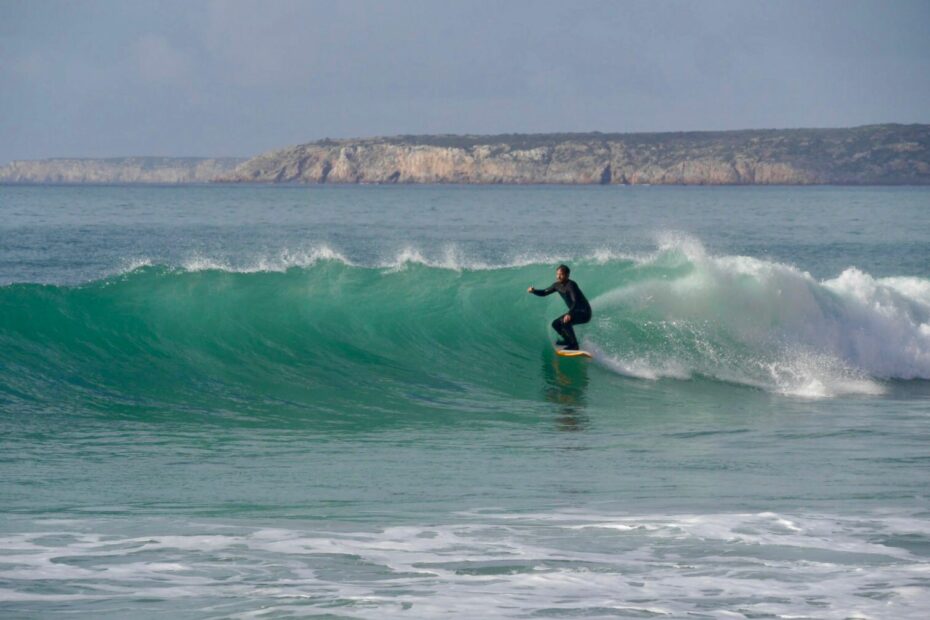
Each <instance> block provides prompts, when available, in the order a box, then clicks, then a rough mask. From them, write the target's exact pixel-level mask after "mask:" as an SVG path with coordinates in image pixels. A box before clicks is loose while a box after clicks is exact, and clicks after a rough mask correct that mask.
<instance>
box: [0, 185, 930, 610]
mask: <svg viewBox="0 0 930 620" xmlns="http://www.w3.org/2000/svg"><path fill="white" fill-rule="evenodd" d="M560 262H567V263H568V264H569V265H570V266H571V267H572V277H573V279H575V280H576V281H577V282H578V283H579V284H580V286H581V288H582V289H583V290H584V292H585V293H586V295H587V296H588V298H589V299H590V300H591V302H592V306H593V308H594V319H593V320H592V322H591V323H590V324H588V325H584V326H581V327H579V328H578V333H579V335H580V337H581V342H582V345H583V346H584V347H585V348H587V349H589V350H590V351H592V352H593V353H594V355H595V358H594V359H593V360H578V359H560V358H558V357H556V356H555V355H554V353H553V348H552V341H553V340H554V334H553V333H552V332H551V329H550V328H549V322H550V321H551V320H552V319H553V318H555V317H557V316H559V314H561V312H562V309H563V308H564V305H563V304H562V302H561V300H560V299H559V298H558V296H557V295H554V296H551V297H547V298H545V299H539V298H537V297H534V296H531V295H528V294H527V293H526V289H527V287H528V286H536V287H541V286H547V285H548V284H550V283H551V282H552V281H553V279H554V269H555V267H556V266H557V265H558V264H559V263H560ZM928 494H930V189H927V188H925V189H920V188H828V187H811V188H779V187H772V188H761V187H742V188H676V187H579V188H573V187H364V186H360V187H248V186H236V187H13V186H7V187H0V617H3V618H57V617H69V618H71V617H82V618H83V617H88V618H172V619H174V618H292V617H320V618H372V619H375V618H379V619H380V618H394V617H397V618H438V617H443V618H793V619H798V618H817V619H821V618H826V619H832V618H837V619H842V618H894V619H910V618H913V619H923V618H926V617H928V614H930V498H928Z"/></svg>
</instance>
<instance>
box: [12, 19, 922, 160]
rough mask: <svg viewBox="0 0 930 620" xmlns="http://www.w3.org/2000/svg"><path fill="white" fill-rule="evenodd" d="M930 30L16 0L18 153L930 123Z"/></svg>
mask: <svg viewBox="0 0 930 620" xmlns="http://www.w3.org/2000/svg"><path fill="white" fill-rule="evenodd" d="M928 26H930V1H928V0H916V1H913V2H911V1H906V0H895V1H885V0H883V1H860V0H841V1H832V0H831V1H819V2H818V1H814V0H805V1H793V0H778V1H771V2H762V1H746V0H737V1H723V0H714V1H702V2H684V1H681V2H670V1H669V2H666V1H662V0H649V1H635V2H634V1H622V0H615V1H603V2H602V1H584V0H575V1H571V2H569V1H562V2H550V1H545V0H532V1H521V0H511V1H507V2H503V1H484V0H471V1H468V2H459V1H456V0H444V1H434V0H423V1H420V0H396V1H393V2H376V1H373V0H372V1H365V2H360V1H353V0H344V1H336V0H331V1H329V2H320V1H312V0H303V1H294V0H276V1H274V2H251V1H250V2H246V1H211V0H202V1H190V0H183V1H178V0H159V1H157V2H156V1H144V0H112V1H107V2H104V1H98V0H81V1H79V2H71V1H49V0H0V164H2V163H5V162H8V161H10V160H13V159H38V158H45V157H117V156H128V155H160V156H251V155H255V154H258V153H260V152H263V151H266V150H269V149H273V148H278V147H283V146H287V145H292V144H300V143H305V142H309V141H313V140H318V139H322V138H349V137H365V136H378V135H397V134H429V133H477V134H495V133H539V132H571V131H602V132H640V131H690V130H721V129H746V128H787V127H846V126H854V125H863V124H871V123H884V122H898V123H915V122H918V123H927V122H930V36H928V34H927V32H928Z"/></svg>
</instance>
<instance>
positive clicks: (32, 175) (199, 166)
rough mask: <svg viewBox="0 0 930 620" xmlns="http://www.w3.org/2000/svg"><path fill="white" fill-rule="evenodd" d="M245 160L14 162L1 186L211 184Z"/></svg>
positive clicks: (0, 176) (1, 176) (0, 175)
mask: <svg viewBox="0 0 930 620" xmlns="http://www.w3.org/2000/svg"><path fill="white" fill-rule="evenodd" d="M243 161H244V160H243V159H240V158H231V157H226V158H211V159H207V158H201V157H118V158H110V159H41V160H35V161H14V162H12V163H10V164H9V165H7V166H4V167H2V168H0V183H209V182H210V181H212V180H213V179H215V178H216V177H218V176H220V175H224V174H228V173H230V172H231V171H232V170H233V168H235V167H236V166H237V165H239V164H241V163H242V162H243Z"/></svg>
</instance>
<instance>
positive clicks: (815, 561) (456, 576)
mask: <svg viewBox="0 0 930 620" xmlns="http://www.w3.org/2000/svg"><path fill="white" fill-rule="evenodd" d="M107 523H108V522H101V523H96V524H95V523H94V522H87V523H83V524H81V523H75V524H74V525H75V528H76V529H68V530H60V529H56V530H53V531H33V532H23V533H11V534H7V535H5V536H3V537H0V546H2V547H3V548H4V550H5V555H4V562H3V563H2V564H0V581H2V582H3V583H4V590H0V600H3V601H5V602H6V603H7V604H8V605H22V604H28V605H30V606H29V607H23V609H29V610H31V611H32V612H33V613H36V614H37V615H42V614H41V610H42V609H43V608H44V607H43V606H44V605H60V604H61V603H62V602H68V603H69V605H70V607H69V611H70V612H72V613H80V611H81V609H82V605H85V604H91V605H94V604H97V605H99V604H100V603H102V602H108V603H110V604H117V605H120V604H121V605H126V604H130V603H131V604H132V605H133V606H134V608H135V609H137V610H138V611H139V613H143V614H144V613H147V612H153V611H154V610H156V609H157V610H160V611H161V612H162V613H167V612H168V610H170V609H177V608H179V607H178V606H180V608H184V609H186V610H187V612H188V613H193V614H194V615H196V614H197V611H198V608H199V612H200V613H202V614H204V615H208V616H209V615H211V614H213V615H216V613H217V610H218V609H220V607H218V606H220V605H221V606H222V610H223V611H222V615H223V616H227V617H255V616H256V615H260V614H267V613H271V612H270V610H277V613H279V614H283V615H287V614H292V613H308V612H314V611H319V612H325V611H327V610H329V609H331V608H332V607H333V606H339V607H340V609H341V610H342V611H341V612H340V613H344V614H345V615H348V616H350V617H357V618H382V617H385V616H390V615H395V614H398V613H400V612H403V615H404V616H405V617H411V618H434V617H438V616H443V617H453V618H474V617H482V618H520V617H527V616H532V615H564V614H575V615H578V614H581V615H590V616H605V615H611V614H621V615H622V614H657V615H666V616H671V617H686V616H690V615H694V614H704V615H708V616H711V617H727V616H730V615H733V616H734V617H740V616H743V617H745V616H747V615H750V616H751V615H767V614H768V615H772V616H774V617H785V618H787V617H817V618H827V619H831V618H837V619H839V618H847V617H850V614H852V613H853V612H855V613H858V614H859V615H861V616H862V617H868V618H885V617H894V618H902V619H908V618H922V617H923V614H924V613H925V611H926V609H927V608H928V605H930V585H928V584H927V581H926V579H927V576H928V573H930V562H928V559H927V557H926V556H925V555H923V554H917V555H915V554H913V553H911V552H910V551H908V550H907V549H906V548H902V547H900V546H896V545H889V544H884V542H883V541H891V540H897V539H901V538H902V537H909V538H911V539H913V538H920V537H922V538H927V537H928V536H930V525H928V522H927V521H926V519H924V518H922V517H920V516H917V515H913V514H908V513H884V514H882V513H875V514H866V515H847V516H843V515H835V514H817V513H791V514H784V513H775V512H761V513H715V514H679V515H661V514H640V515H633V514H609V513H591V512H580V511H564V512H548V513H539V514H525V513H520V514H512V513H488V512H472V513H467V514H461V515H459V516H458V517H457V520H455V521H452V522H439V523H430V524H407V525H402V526H394V527H387V528H383V529H355V530H346V529H342V530H339V531H327V530H318V529H295V528H286V527H273V528H258V529H255V528H244V527H231V526H225V525H216V524H212V525H211V524H208V523H204V524H201V525H185V526H183V528H181V530H178V529H177V528H178V526H177V524H172V523H169V522H165V521H152V522H148V523H145V522H143V523H139V522H135V523H134V524H133V526H132V527H133V530H136V531H138V530H139V528H140V527H143V528H144V529H145V530H146V532H145V535H140V534H136V535H133V536H125V537H121V536H119V535H118V534H116V533H114V532H112V531H110V532H91V533H88V530H89V529H93V528H94V526H95V525H96V526H100V525H105V524H107ZM173 530H174V531H173ZM915 544H916V545H918V546H919V545H920V544H921V543H920V542H919V540H918V541H917V542H916V543H915ZM40 582H41V583H42V584H44V587H43V588H38V587H35V586H36V584H38V583H40ZM52 582H58V583H57V585H54V586H51V587H50V585H49V584H51V583H52ZM145 599H149V600H150V601H151V602H148V603H142V602H140V601H143V600H145ZM119 601H123V602H122V603H120V602H119ZM195 606H197V607H195ZM14 609H15V608H14ZM49 609H51V608H49Z"/></svg>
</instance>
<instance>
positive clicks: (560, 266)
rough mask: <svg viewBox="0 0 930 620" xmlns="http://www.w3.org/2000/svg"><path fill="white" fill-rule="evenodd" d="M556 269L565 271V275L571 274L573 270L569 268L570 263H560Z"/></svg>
mask: <svg viewBox="0 0 930 620" xmlns="http://www.w3.org/2000/svg"><path fill="white" fill-rule="evenodd" d="M555 270H556V271H564V272H565V275H567V276H568V275H571V273H572V270H571V269H569V268H568V265H559V266H558V267H556V268H555Z"/></svg>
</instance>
